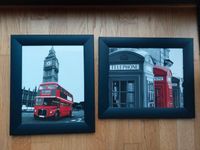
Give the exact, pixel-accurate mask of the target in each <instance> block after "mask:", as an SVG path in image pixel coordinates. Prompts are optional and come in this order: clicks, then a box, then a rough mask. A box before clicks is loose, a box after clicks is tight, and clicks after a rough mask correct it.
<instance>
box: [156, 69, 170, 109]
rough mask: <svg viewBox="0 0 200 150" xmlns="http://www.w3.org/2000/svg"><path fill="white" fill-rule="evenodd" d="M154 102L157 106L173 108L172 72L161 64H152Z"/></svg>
mask: <svg viewBox="0 0 200 150" xmlns="http://www.w3.org/2000/svg"><path fill="white" fill-rule="evenodd" d="M153 72H154V86H155V104H156V107H158V108H173V107H174V104H173V93H172V81H171V78H172V72H171V70H170V69H168V68H166V67H162V66H154V68H153Z"/></svg>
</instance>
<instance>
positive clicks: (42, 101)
mask: <svg viewBox="0 0 200 150" xmlns="http://www.w3.org/2000/svg"><path fill="white" fill-rule="evenodd" d="M35 105H36V106H42V105H43V106H58V105H59V101H58V100H56V99H55V98H37V99H36V101H35Z"/></svg>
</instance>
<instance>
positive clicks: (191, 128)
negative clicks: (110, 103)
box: [0, 7, 200, 150]
mask: <svg viewBox="0 0 200 150" xmlns="http://www.w3.org/2000/svg"><path fill="white" fill-rule="evenodd" d="M11 34H94V36H95V102H96V112H95V113H96V132H95V133H93V134H70V135H67V134H62V135H42V136H9V113H10V112H9V106H10V97H9V95H10V90H9V89H10V86H9V85H10V63H9V61H10V35H11ZM197 35H198V34H197V20H196V9H195V8H194V7H178V8H176V7H167V8H163V7H151V8H142V7H138V8H137V7H133V8H109V7H107V8H90V9H88V8H70V9H69V8H51V9H43V8H37V9H36V8H26V9H24V8H16V9H11V8H2V9H0V149H1V150H200V78H199V77H200V74H199V69H200V66H199V47H198V46H199V45H198V37H197ZM99 36H128V37H191V38H194V52H195V56H194V64H195V93H196V94H195V98H196V100H195V101H196V102H195V103H196V118H195V119H172V120H165V119H132V120H131V119H130V120H129V119H125V120H99V119H98V117H97V107H98V105H97V101H98V80H97V79H98V37H99ZM102 88H103V87H102Z"/></svg>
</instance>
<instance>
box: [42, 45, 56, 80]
mask: <svg viewBox="0 0 200 150" xmlns="http://www.w3.org/2000/svg"><path fill="white" fill-rule="evenodd" d="M58 72H59V63H58V59H57V58H56V52H55V50H54V48H53V46H52V47H51V49H50V50H49V54H48V56H47V57H46V58H45V60H44V67H43V82H58Z"/></svg>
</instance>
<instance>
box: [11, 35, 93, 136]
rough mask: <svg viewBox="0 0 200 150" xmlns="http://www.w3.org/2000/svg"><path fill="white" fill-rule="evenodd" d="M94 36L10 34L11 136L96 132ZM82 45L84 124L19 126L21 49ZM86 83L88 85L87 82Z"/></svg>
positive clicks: (20, 124) (20, 118)
mask: <svg viewBox="0 0 200 150" xmlns="http://www.w3.org/2000/svg"><path fill="white" fill-rule="evenodd" d="M93 42H94V41H93V35H11V66H10V67H11V82H10V86H11V88H10V90H11V91H10V135H33V134H60V133H91V132H95V110H94V45H93ZM26 45H31V46H34V45H37V46H38V45H83V47H84V48H83V49H84V52H83V55H84V89H85V90H84V98H85V107H84V116H85V122H80V123H73V122H70V123H67V125H66V123H59V124H56V125H55V124H54V125H52V124H48V123H47V124H46V123H45V124H34V125H33V124H22V123H21V122H22V116H21V113H22V112H21V111H22V110H21V101H18V99H21V96H22V92H21V91H22V90H21V85H22V46H26ZM88 81H89V82H88Z"/></svg>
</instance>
